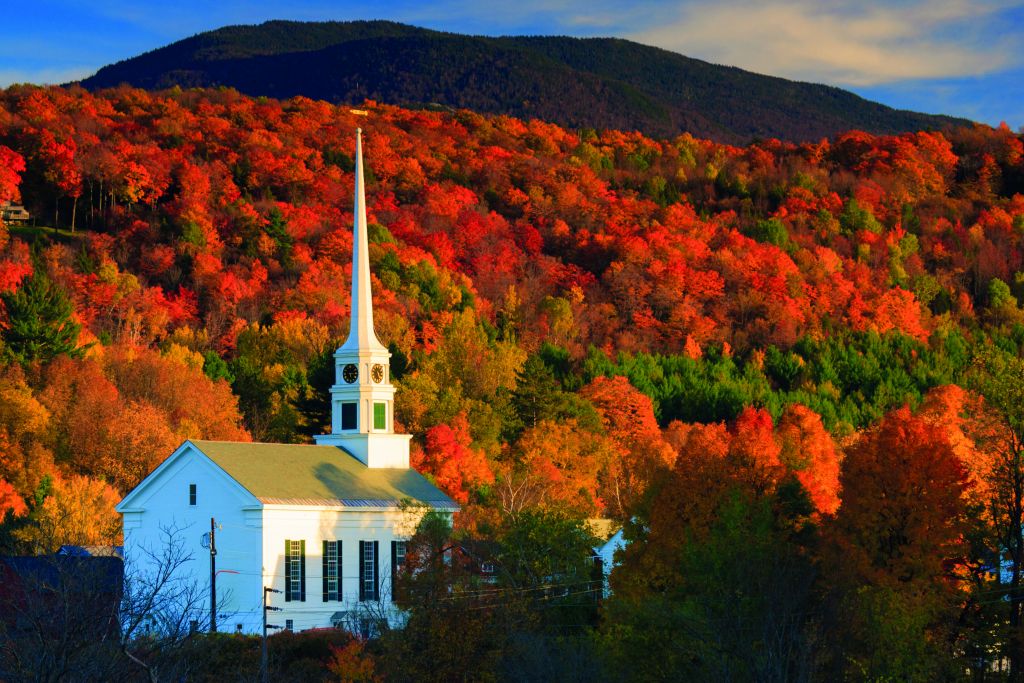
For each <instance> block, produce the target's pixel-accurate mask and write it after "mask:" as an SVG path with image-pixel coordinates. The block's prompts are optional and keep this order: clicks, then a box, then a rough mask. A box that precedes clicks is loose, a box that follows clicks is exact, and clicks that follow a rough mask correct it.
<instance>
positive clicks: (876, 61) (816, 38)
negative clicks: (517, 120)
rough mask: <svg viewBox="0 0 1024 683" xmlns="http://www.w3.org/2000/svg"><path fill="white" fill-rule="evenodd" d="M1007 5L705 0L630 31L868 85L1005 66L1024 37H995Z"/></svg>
mask: <svg viewBox="0 0 1024 683" xmlns="http://www.w3.org/2000/svg"><path fill="white" fill-rule="evenodd" d="M1005 9H1007V5H1006V4H1005V3H1001V4H997V3H985V4H980V3H970V2H964V1H961V0H945V1H933V2H929V1H928V0H924V1H921V0H914V1H913V2H909V3H902V4H893V3H885V2H880V3H870V2H860V3H857V2H838V1H831V2H829V1H827V0H826V1H823V2H814V0H797V1H796V2H782V1H781V0H767V1H764V2H758V1H757V0H732V1H725V2H721V1H719V2H704V1H701V2H696V3H687V4H685V5H683V4H680V5H677V8H676V9H675V12H674V16H671V17H669V16H666V17H664V21H663V22H662V23H661V24H660V25H658V26H655V27H651V28H646V29H640V30H638V31H635V32H634V33H632V35H630V36H629V37H630V38H632V39H633V40H637V41H640V42H643V43H647V44H651V45H657V46H659V47H663V48H665V49H669V50H673V51H675V52H680V53H682V54H685V55H688V56H691V57H699V58H701V59H706V60H709V61H713V62H717V63H721V64H728V65H731V66H739V67H741V68H745V69H749V70H752V71H757V72H760V73H768V74H773V75H779V76H786V77H789V78H797V79H801V80H810V81H819V82H828V83H835V84H842V85H860V86H863V85H872V84H878V83H890V82H895V81H900V80H904V79H917V78H942V77H955V76H967V75H980V74H985V73H991V72H994V71H998V70H1001V69H1004V68H1006V67H1007V66H1009V65H1010V64H1011V63H1012V62H1013V60H1014V59H1016V58H1018V54H1017V50H1016V47H1017V44H1018V43H1017V42H1016V41H1015V40H1014V41H1011V40H1010V39H1009V38H1008V37H1007V38H1005V39H1001V40H1000V39H996V40H993V39H992V33H993V31H992V28H993V27H992V26H991V24H992V23H993V21H994V20H995V19H996V15H997V14H998V13H999V12H1000V11H1001V10H1005ZM986 36H987V38H988V40H987V41H986V40H985V37H986Z"/></svg>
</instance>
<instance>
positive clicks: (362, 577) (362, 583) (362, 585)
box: [359, 541, 366, 602]
mask: <svg viewBox="0 0 1024 683" xmlns="http://www.w3.org/2000/svg"><path fill="white" fill-rule="evenodd" d="M364 545H366V541H359V600H360V602H361V601H363V600H365V599H366V564H365V563H364V562H363V546H364Z"/></svg>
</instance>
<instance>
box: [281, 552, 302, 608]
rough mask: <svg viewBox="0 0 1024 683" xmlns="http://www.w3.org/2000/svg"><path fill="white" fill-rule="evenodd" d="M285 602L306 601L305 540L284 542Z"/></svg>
mask: <svg viewBox="0 0 1024 683" xmlns="http://www.w3.org/2000/svg"><path fill="white" fill-rule="evenodd" d="M284 599H285V602H291V601H293V600H294V601H296V602H305V601H306V542H305V541H292V540H286V541H285V542H284Z"/></svg>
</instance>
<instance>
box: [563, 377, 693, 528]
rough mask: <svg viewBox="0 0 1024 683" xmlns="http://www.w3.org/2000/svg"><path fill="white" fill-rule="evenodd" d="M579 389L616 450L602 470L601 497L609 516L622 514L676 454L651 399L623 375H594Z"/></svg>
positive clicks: (667, 466)
mask: <svg viewBox="0 0 1024 683" xmlns="http://www.w3.org/2000/svg"><path fill="white" fill-rule="evenodd" d="M580 393H581V395H582V396H583V397H584V398H586V399H587V400H589V401H590V402H591V403H593V404H594V407H595V408H596V409H597V411H598V413H599V414H600V415H601V421H602V423H603V425H604V428H605V433H606V434H607V435H608V437H609V438H611V440H612V441H613V442H614V443H615V445H616V447H617V448H618V450H619V454H618V457H615V458H612V459H611V460H610V461H609V462H608V463H607V466H606V468H605V470H604V472H603V474H602V489H601V497H602V498H603V499H604V500H605V503H606V505H607V506H608V511H609V513H610V514H611V516H613V517H625V516H627V515H628V514H629V511H630V509H631V507H632V506H633V505H635V504H636V503H637V502H638V501H639V499H640V496H641V495H642V494H643V492H644V490H645V489H646V488H647V486H648V485H649V484H650V482H652V481H653V480H654V478H655V477H657V476H658V475H659V473H660V472H662V471H664V470H666V469H667V468H669V467H671V465H672V462H673V461H674V459H675V454H674V453H673V452H672V449H671V448H669V446H668V445H667V444H666V443H665V441H664V439H663V438H662V435H661V429H660V428H659V427H658V423H657V421H656V420H655V419H654V407H653V405H652V404H651V399H650V398H648V397H647V396H645V395H644V394H642V393H640V392H639V391H637V390H636V389H635V388H633V386H632V385H630V383H629V380H628V379H626V378H625V377H621V376H616V377H611V378H608V377H597V378H596V379H594V381H592V382H591V383H590V384H589V385H587V386H586V387H584V388H583V389H582V391H581V392H580Z"/></svg>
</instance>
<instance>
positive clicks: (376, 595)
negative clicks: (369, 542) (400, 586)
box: [372, 541, 380, 600]
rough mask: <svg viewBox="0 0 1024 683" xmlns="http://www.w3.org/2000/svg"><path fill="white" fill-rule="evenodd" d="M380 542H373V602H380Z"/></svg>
mask: <svg viewBox="0 0 1024 683" xmlns="http://www.w3.org/2000/svg"><path fill="white" fill-rule="evenodd" d="M379 551H380V541H374V542H373V596H372V599H373V600H380V552H379Z"/></svg>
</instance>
